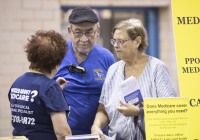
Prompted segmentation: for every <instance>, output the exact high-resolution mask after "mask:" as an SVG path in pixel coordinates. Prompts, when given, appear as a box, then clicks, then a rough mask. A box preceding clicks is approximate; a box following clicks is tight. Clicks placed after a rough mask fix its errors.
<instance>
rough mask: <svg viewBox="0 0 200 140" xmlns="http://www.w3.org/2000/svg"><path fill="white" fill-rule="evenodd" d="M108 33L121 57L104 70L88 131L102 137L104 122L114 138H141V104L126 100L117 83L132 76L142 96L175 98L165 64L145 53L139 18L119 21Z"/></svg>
mask: <svg viewBox="0 0 200 140" xmlns="http://www.w3.org/2000/svg"><path fill="white" fill-rule="evenodd" d="M112 33H113V39H111V44H112V45H113V47H114V49H115V51H116V54H117V57H118V58H120V59H121V60H120V61H118V62H116V63H115V64H113V65H112V66H111V67H110V68H109V70H108V73H107V76H106V80H105V82H104V85H103V89H102V93H101V97H100V100H99V103H100V104H99V108H98V111H97V114H96V117H95V121H94V123H93V126H92V129H91V130H92V133H99V134H100V135H101V137H102V139H103V136H102V131H101V128H102V127H104V126H105V125H107V124H108V126H109V132H108V134H109V136H112V135H115V136H116V139H117V140H144V139H146V138H145V131H144V112H143V103H142V102H141V103H140V104H138V105H133V104H130V103H126V102H125V101H124V93H122V90H121V87H120V85H121V83H122V82H123V81H124V80H126V79H128V78H130V77H131V76H133V77H135V78H136V80H137V83H138V85H139V90H140V92H141V94H142V96H143V98H149V97H153V98H157V97H176V96H177V94H176V91H175V88H174V86H173V84H172V81H171V79H170V75H169V73H168V69H167V67H166V65H165V64H164V63H163V62H162V61H161V60H159V59H157V58H155V57H152V56H149V55H147V54H145V50H146V48H147V45H148V44H147V42H148V37H147V33H146V30H145V28H144V26H143V24H142V22H141V21H140V20H139V19H134V18H132V19H128V20H124V21H121V22H119V23H118V24H117V25H116V26H115V27H114V28H113V32H112ZM133 86H134V85H133Z"/></svg>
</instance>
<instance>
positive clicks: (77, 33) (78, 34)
mask: <svg viewBox="0 0 200 140" xmlns="http://www.w3.org/2000/svg"><path fill="white" fill-rule="evenodd" d="M71 30H72V28H71ZM72 33H73V34H74V36H75V37H76V38H81V37H82V36H83V35H84V34H85V36H86V37H87V38H94V36H95V33H96V30H95V31H94V30H91V31H86V32H82V31H73V30H72Z"/></svg>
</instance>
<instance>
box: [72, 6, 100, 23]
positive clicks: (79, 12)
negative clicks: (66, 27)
mask: <svg viewBox="0 0 200 140" xmlns="http://www.w3.org/2000/svg"><path fill="white" fill-rule="evenodd" d="M82 22H91V23H97V22H98V17H97V15H96V14H95V12H94V11H93V10H92V9H91V8H90V7H76V8H74V9H73V11H72V12H71V14H70V16H69V23H72V24H77V23H82Z"/></svg>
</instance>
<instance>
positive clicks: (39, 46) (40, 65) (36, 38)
mask: <svg viewBox="0 0 200 140" xmlns="http://www.w3.org/2000/svg"><path fill="white" fill-rule="evenodd" d="M67 49H68V46H67V44H66V41H65V39H64V38H63V37H62V36H61V34H59V33H57V32H55V31H54V30H50V31H44V30H38V31H37V32H36V33H35V34H34V35H32V36H31V39H28V43H27V44H26V46H25V52H26V53H27V59H28V61H29V62H30V63H31V64H30V66H29V68H30V69H35V70H38V71H41V72H48V73H51V71H52V70H53V69H54V68H55V67H56V66H58V65H59V64H60V63H61V61H62V59H63V58H64V56H65V54H66V51H67Z"/></svg>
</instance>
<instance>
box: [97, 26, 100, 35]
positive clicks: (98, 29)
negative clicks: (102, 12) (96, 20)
mask: <svg viewBox="0 0 200 140" xmlns="http://www.w3.org/2000/svg"><path fill="white" fill-rule="evenodd" d="M99 36H100V27H99V26H98V27H97V30H96V37H99Z"/></svg>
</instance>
